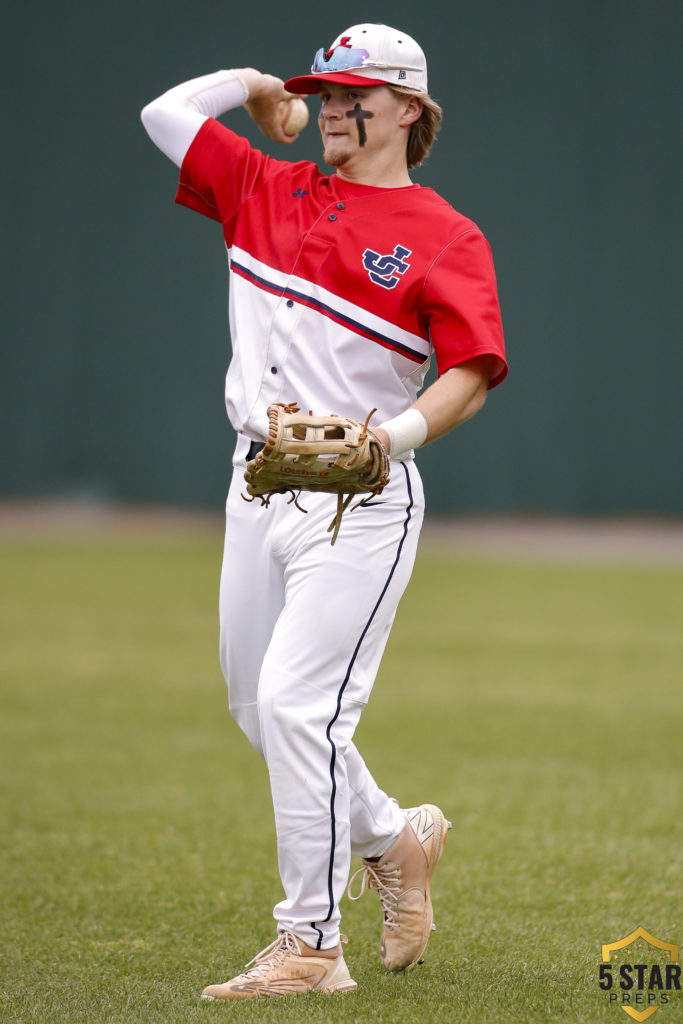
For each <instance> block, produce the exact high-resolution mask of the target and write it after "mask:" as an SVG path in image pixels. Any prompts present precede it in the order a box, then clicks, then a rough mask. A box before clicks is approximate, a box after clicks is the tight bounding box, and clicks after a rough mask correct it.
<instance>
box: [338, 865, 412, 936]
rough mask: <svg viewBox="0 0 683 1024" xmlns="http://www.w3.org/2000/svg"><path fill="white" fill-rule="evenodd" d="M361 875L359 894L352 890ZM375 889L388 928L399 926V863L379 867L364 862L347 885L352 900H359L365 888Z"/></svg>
mask: <svg viewBox="0 0 683 1024" xmlns="http://www.w3.org/2000/svg"><path fill="white" fill-rule="evenodd" d="M359 875H361V885H360V891H359V892H358V895H357V896H354V895H353V893H352V892H351V887H352V885H353V883H354V882H355V880H356V879H357V878H358V876H359ZM367 888H369V889H375V890H376V891H377V895H378V896H379V901H380V903H381V904H382V910H383V911H384V923H385V925H386V927H387V928H398V924H399V922H398V897H399V894H400V892H401V868H400V866H399V865H398V864H387V865H386V866H385V867H382V868H380V867H377V866H375V865H373V864H368V863H367V862H364V863H363V865H362V866H361V867H359V868H358V870H357V871H355V872H354V874H353V875H351V878H350V879H349V884H348V886H347V889H346V891H347V894H348V897H349V899H350V900H352V901H353V902H355V901H356V900H359V899H360V898H361V896H362V895H363V893H364V892H365V890H366V889H367Z"/></svg>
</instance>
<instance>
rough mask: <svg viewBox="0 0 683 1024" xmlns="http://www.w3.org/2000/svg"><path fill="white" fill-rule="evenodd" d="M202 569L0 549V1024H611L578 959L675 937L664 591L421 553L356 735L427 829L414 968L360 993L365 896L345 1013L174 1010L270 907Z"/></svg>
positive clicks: (640, 579) (681, 575)
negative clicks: (429, 900)
mask: <svg viewBox="0 0 683 1024" xmlns="http://www.w3.org/2000/svg"><path fill="white" fill-rule="evenodd" d="M219 561H220V537H218V536H216V537H215V538H214V537H213V536H211V535H209V536H206V535H205V536H203V537H197V538H196V539H193V538H192V537H187V536H185V537H180V538H179V539H164V538H158V539H156V540H149V539H147V540H140V541H136V540H134V539H131V538H128V539H125V540H124V539H118V540H116V539H110V540H106V539H102V540H96V539H90V540H81V541H75V540H74V541H68V540H66V539H65V540H62V541H61V542H54V543H48V542H47V541H43V542H41V541H40V540H30V539H24V540H22V541H17V542H15V543H11V544H10V543H7V542H6V543H4V544H3V546H2V547H0V572H1V574H2V576H1V578H2V592H1V595H0V601H1V605H0V628H1V630H2V635H1V638H0V639H1V642H0V667H1V673H2V704H3V708H2V720H1V723H0V728H1V733H0V752H1V758H2V766H1V767H2V773H1V779H2V782H1V792H2V805H1V806H2V823H3V824H2V839H1V843H2V862H1V863H0V869H1V870H0V886H1V887H2V895H1V898H2V932H1V936H2V937H1V940H0V942H1V959H0V1020H1V1021H2V1022H10V1021H22V1022H24V1021H26V1022H28V1021H36V1022H41V1024H48V1022H65V1024H67V1022H68V1024H71V1022H80V1021H84V1022H99V1021H109V1022H121V1024H123V1022H125V1024H134V1022H162V1021H163V1022H181V1021H182V1022H184V1024H190V1022H194V1021H202V1022H213V1021H223V1020H228V1019H230V1020H236V1019H238V1018H239V1020H240V1021H249V1022H251V1021H265V1022H270V1021H273V1022H275V1021H277V1022H286V1021H302V1020H305V1021H312V1022H337V1021H339V1022H345V1021H349V1022H351V1021H353V1022H361V1024H363V1022H371V1021H381V1022H387V1024H389V1022H391V1024H394V1022H408V1021H410V1022H412V1021H415V1022H431V1021H434V1022H437V1021H438V1022H467V1024H475V1022H476V1024H480V1022H487V1024H508V1022H510V1024H512V1022H524V1024H529V1022H537V1021H538V1022H540V1021H544V1022H547V1021H562V1022H569V1024H580V1022H587V1024H593V1022H602V1021H614V1022H616V1024H621V1022H625V1021H627V1020H629V1019H630V1018H628V1017H626V1015H625V1014H623V1013H622V1011H621V1009H619V1008H618V1007H617V1006H615V1005H610V1004H609V1002H608V999H607V996H606V995H605V994H604V993H602V992H601V991H600V990H599V989H598V985H597V978H598V965H599V961H600V957H601V944H602V943H603V942H611V941H616V940H617V939H619V938H621V937H622V936H625V935H626V934H628V933H629V932H631V931H632V930H633V929H634V928H636V927H637V926H638V925H642V926H643V927H644V928H646V929H647V930H648V931H649V932H651V933H653V934H654V935H655V936H657V937H659V938H660V939H663V940H666V941H668V942H674V943H679V944H681V945H682V946H683V867H682V854H683V820H682V819H683V816H682V802H681V783H682V779H683V710H682V703H683V702H682V699H681V690H680V674H681V666H682V665H683V657H682V651H681V646H682V637H681V610H682V609H681V595H682V591H683V586H682V584H683V570H681V568H680V567H679V568H677V569H674V568H666V567H652V568H649V567H615V566H611V567H600V566H597V565H593V566H586V565H575V566H571V565H562V564H528V565H521V564H520V565H516V564H512V563H505V564H496V563H495V562H493V561H475V560H471V559H468V560H465V559H457V558H455V557H453V556H450V555H448V554H446V553H444V554H442V555H439V554H437V553H431V554H424V555H423V556H421V558H420V560H419V561H418V565H417V567H416V570H415V574H414V577H413V581H412V583H411V586H410V588H409V591H408V593H407V594H406V597H405V598H404V601H403V603H402V605H401V608H400V611H399V615H398V618H397V621H396V625H395V628H394V631H393V633H392V637H391V640H390V643H389V648H388V651H387V655H386V657H385V660H384V663H383V666H382V669H381V672H380V676H379V678H378V682H377V685H376V688H375V693H374V695H373V699H372V701H371V703H370V706H369V708H368V710H367V712H366V715H365V717H364V719H363V721H362V722H361V725H360V728H359V731H358V734H357V739H358V744H359V747H360V749H361V750H362V751H363V753H364V754H365V756H366V759H367V761H368V763H369V765H370V767H371V768H372V770H373V771H374V773H375V775H376V777H377V779H378V781H379V782H380V783H381V784H382V785H383V786H384V787H385V788H386V789H387V790H388V791H389V792H391V793H392V794H393V795H395V796H396V797H398V798H399V799H400V801H401V803H403V804H404V805H410V804H412V803H420V802H422V801H424V800H429V801H432V802H436V803H439V804H440V805H441V806H443V808H444V809H445V811H446V813H447V814H448V816H449V817H450V818H451V819H452V820H453V823H454V830H453V831H452V832H451V833H450V836H449V842H448V845H447V848H446V853H445V855H444V859H443V861H442V862H441V865H440V866H439V868H438V869H437V872H436V874H435V880H434V886H433V890H434V903H435V917H436V920H437V923H438V931H437V932H436V933H435V935H434V937H433V939H432V942H431V944H430V947H429V950H428V953H427V959H426V961H425V963H424V964H423V965H421V966H419V967H418V968H416V969H415V970H414V971H413V972H412V973H410V974H408V975H387V974H385V973H383V972H382V969H381V967H380V965H379V958H378V955H377V952H376V949H377V943H378V936H379V926H380V922H379V910H378V904H377V903H376V898H375V896H374V894H373V893H368V894H366V896H365V897H364V898H363V900H361V901H360V902H359V903H354V904H350V903H349V901H348V899H346V898H345V899H344V902H343V913H344V922H343V929H344V931H345V932H347V933H348V935H349V939H350V941H349V945H348V947H347V949H346V957H347V961H348V963H349V966H350V969H351V972H352V975H353V977H355V978H356V980H357V981H358V984H359V988H358V991H357V992H356V993H353V994H349V995H344V996H341V995H338V996H331V997H326V996H316V997H307V998H306V999H305V1000H295V999H294V1000H291V999H290V1000H273V1001H268V1002H265V1003H264V1002H260V1001H259V1002H257V1003H240V1004H233V1005H223V1004H202V1003H201V1001H200V999H199V992H200V991H201V989H202V987H203V986H204V985H206V984H208V983H210V982H215V981H221V980H224V979H225V978H227V977H229V976H231V975H232V974H234V973H237V972H238V971H239V970H240V969H241V968H242V966H243V965H244V963H245V962H246V961H247V960H249V959H250V958H251V957H252V956H253V955H254V954H255V953H256V952H257V951H258V950H259V949H260V948H262V947H263V946H265V945H266V944H268V943H269V942H270V941H271V940H272V938H273V937H274V931H273V921H272V918H271V909H272V906H273V904H274V903H275V902H276V901H277V900H278V899H279V898H280V887H279V879H278V875H277V871H276V864H275V851H274V833H273V826H272V814H271V808H270V800H269V794H268V790H267V780H266V775H265V769H264V767H263V765H262V763H261V761H260V760H259V759H258V758H257V757H256V756H255V755H254V754H253V753H252V751H251V750H250V748H249V747H248V745H247V743H246V741H245V740H244V739H243V738H242V736H241V734H240V733H239V731H238V730H237V727H236V726H235V725H234V723H233V722H232V720H231V719H230V718H229V715H228V712H227V701H226V696H225V691H224V684H223V682H222V679H221V677H220V672H219V669H218V666H217V657H216V653H215V652H216V646H217V621H216V620H217V613H216V607H215V606H216V600H215V594H216V589H217V583H218V572H219ZM654 1019H655V1022H656V1024H660V1022H661V1024H666V1022H667V1021H669V1022H674V1021H681V1020H683V1000H682V999H681V995H680V994H679V995H678V996H673V997H672V998H671V1001H670V1002H669V1004H668V1006H662V1007H661V1009H660V1010H659V1011H658V1012H657V1015H656V1016H655V1018H654Z"/></svg>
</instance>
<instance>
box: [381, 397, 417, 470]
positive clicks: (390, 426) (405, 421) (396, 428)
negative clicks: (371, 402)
mask: <svg viewBox="0 0 683 1024" xmlns="http://www.w3.org/2000/svg"><path fill="white" fill-rule="evenodd" d="M380 427H381V428H382V430H386V432H387V434H388V435H389V440H390V441H391V447H390V448H389V454H390V455H391V457H392V459H397V458H399V457H400V456H401V455H405V453H406V452H409V451H410V450H411V449H412V448H419V447H420V445H421V444H424V443H425V441H426V440H427V433H428V431H429V427H428V426H427V420H426V419H425V418H424V416H423V415H422V413H421V412H420V411H419V410H418V409H406V411H405V412H402V413H401V415H400V416H394V418H393V420H387V421H386V422H385V423H380Z"/></svg>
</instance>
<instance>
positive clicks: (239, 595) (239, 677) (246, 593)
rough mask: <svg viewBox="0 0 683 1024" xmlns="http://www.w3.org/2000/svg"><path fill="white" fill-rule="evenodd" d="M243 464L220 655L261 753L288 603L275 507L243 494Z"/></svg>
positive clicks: (233, 701)
mask: <svg viewBox="0 0 683 1024" xmlns="http://www.w3.org/2000/svg"><path fill="white" fill-rule="evenodd" d="M243 474H244V466H243V464H238V465H236V467H235V471H234V474H233V479H232V483H231V486H230V491H229V494H228V500H227V503H226V529H225V547H224V552H223V565H222V569H221V582H220V596H219V612H220V641H219V653H220V662H221V668H222V670H223V675H224V677H225V680H226V682H227V684H228V699H229V705H230V712H231V714H232V715H233V717H234V718H235V720H236V721H237V723H238V724H239V726H240V728H241V729H242V730H243V731H244V733H245V734H246V736H247V738H248V739H249V742H250V743H251V744H252V746H253V747H255V749H256V750H257V751H258V752H259V753H260V754H261V755H262V754H263V750H262V747H261V731H260V726H259V721H258V707H257V692H258V680H259V675H260V672H261V663H262V661H263V657H264V654H265V652H266V649H267V647H268V644H269V642H270V638H271V635H272V632H273V627H274V626H275V623H276V622H277V619H278V616H279V614H280V612H281V610H282V606H283V603H284V583H283V578H282V566H281V564H280V562H279V561H278V559H277V557H276V556H275V555H274V554H273V551H272V548H271V543H270V540H271V533H272V529H273V525H274V517H273V515H272V510H270V509H267V508H264V507H261V506H260V504H259V502H258V501H255V502H252V503H249V502H246V501H244V499H243V498H242V492H243V491H244V476H243Z"/></svg>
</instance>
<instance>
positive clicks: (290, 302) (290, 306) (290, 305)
mask: <svg viewBox="0 0 683 1024" xmlns="http://www.w3.org/2000/svg"><path fill="white" fill-rule="evenodd" d="M293 305H294V299H287V306H288V307H289V309H291V308H292V306H293Z"/></svg>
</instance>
